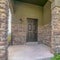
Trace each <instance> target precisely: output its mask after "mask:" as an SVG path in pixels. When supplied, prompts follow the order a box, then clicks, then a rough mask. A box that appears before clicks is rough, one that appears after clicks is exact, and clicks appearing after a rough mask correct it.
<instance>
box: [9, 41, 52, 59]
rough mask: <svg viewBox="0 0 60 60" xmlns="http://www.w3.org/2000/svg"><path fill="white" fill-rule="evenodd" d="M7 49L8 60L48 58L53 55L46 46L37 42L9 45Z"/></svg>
mask: <svg viewBox="0 0 60 60" xmlns="http://www.w3.org/2000/svg"><path fill="white" fill-rule="evenodd" d="M8 51H9V53H8V60H50V58H51V57H53V54H52V53H51V52H50V48H49V47H48V46H46V45H44V44H38V43H37V42H29V43H26V44H25V45H14V46H10V47H9V48H8Z"/></svg>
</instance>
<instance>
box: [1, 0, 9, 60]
mask: <svg viewBox="0 0 60 60" xmlns="http://www.w3.org/2000/svg"><path fill="white" fill-rule="evenodd" d="M8 5H9V3H8V0H0V60H7V56H8V55H7V45H8V44H7V32H8Z"/></svg>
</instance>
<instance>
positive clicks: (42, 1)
mask: <svg viewBox="0 0 60 60" xmlns="http://www.w3.org/2000/svg"><path fill="white" fill-rule="evenodd" d="M16 1H19V2H25V3H30V4H35V5H39V6H44V5H45V3H46V2H47V1H48V0H14V2H16Z"/></svg>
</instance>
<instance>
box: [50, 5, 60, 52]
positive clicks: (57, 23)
mask: <svg viewBox="0 0 60 60" xmlns="http://www.w3.org/2000/svg"><path fill="white" fill-rule="evenodd" d="M51 24H52V39H51V45H52V49H53V50H54V52H57V53H60V7H58V6H55V7H53V8H52V22H51Z"/></svg>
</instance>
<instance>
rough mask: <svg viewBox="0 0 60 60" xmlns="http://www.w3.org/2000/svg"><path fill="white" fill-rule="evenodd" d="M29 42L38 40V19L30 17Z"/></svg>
mask: <svg viewBox="0 0 60 60" xmlns="http://www.w3.org/2000/svg"><path fill="white" fill-rule="evenodd" d="M27 21H28V31H27V42H36V41H37V28H38V19H32V18H28V19H27Z"/></svg>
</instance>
